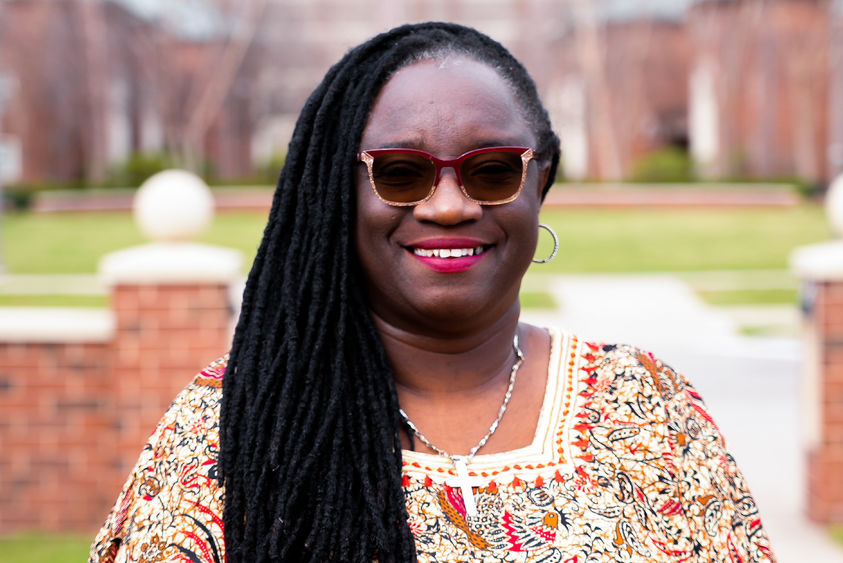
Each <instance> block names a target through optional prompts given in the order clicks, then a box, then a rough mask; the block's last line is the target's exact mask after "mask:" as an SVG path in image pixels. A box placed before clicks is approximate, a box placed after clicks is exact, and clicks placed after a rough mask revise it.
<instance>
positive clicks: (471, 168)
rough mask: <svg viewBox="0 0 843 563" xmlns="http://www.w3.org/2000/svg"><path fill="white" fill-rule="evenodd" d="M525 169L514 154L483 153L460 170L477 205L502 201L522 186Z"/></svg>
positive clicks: (464, 164) (500, 152)
mask: <svg viewBox="0 0 843 563" xmlns="http://www.w3.org/2000/svg"><path fill="white" fill-rule="evenodd" d="M523 169H524V165H523V163H522V161H521V155H519V154H518V153H514V152H505V151H493V152H484V153H480V154H477V155H475V156H472V157H470V158H467V159H466V160H465V162H463V164H462V167H461V168H460V176H462V182H463V187H464V188H465V191H466V192H467V193H468V195H469V196H471V197H472V198H474V199H476V200H478V201H500V200H503V199H507V198H509V197H512V196H513V195H515V193H516V192H517V191H518V188H519V187H520V186H521V177H522V176H523Z"/></svg>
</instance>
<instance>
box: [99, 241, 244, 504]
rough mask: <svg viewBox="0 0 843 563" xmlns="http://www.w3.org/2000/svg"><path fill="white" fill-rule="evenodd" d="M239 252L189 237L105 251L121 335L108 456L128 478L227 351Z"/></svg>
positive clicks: (117, 330)
mask: <svg viewBox="0 0 843 563" xmlns="http://www.w3.org/2000/svg"><path fill="white" fill-rule="evenodd" d="M241 263H242V259H241V257H240V254H239V253H237V252H235V251H233V250H229V249H223V248H216V247H210V246H205V245H197V244H190V243H156V244H150V245H147V246H142V247H137V248H132V249H128V250H124V251H121V252H117V253H115V254H112V255H109V256H107V257H106V258H105V259H104V260H103V262H102V267H101V272H102V275H103V276H104V278H105V279H106V281H107V282H108V283H109V284H110V285H111V287H112V309H113V311H114V322H115V336H114V343H113V348H112V361H111V377H112V385H113V388H112V392H113V400H114V411H113V412H114V416H115V421H114V426H115V428H116V429H117V432H116V437H115V443H114V446H113V448H110V450H111V451H110V452H108V454H107V455H109V456H110V463H111V465H112V466H113V467H115V469H116V474H115V475H114V477H113V479H112V481H111V482H110V484H109V485H110V486H111V487H112V490H113V491H114V493H115V494H116V492H117V490H118V489H117V488H116V487H117V486H119V485H120V484H121V482H122V479H125V477H126V474H127V472H128V470H129V469H130V468H131V467H132V465H133V464H134V462H135V460H136V459H137V456H138V454H139V453H140V450H141V447H142V446H143V443H144V442H145V440H146V439H147V437H148V436H149V434H150V432H152V430H153V429H154V428H155V424H156V423H157V422H158V420H159V419H160V418H161V415H162V414H163V413H164V410H166V408H167V406H168V405H169V404H170V402H171V401H172V400H173V399H174V398H175V396H176V395H177V394H178V393H179V391H181V390H182V389H183V388H184V387H185V385H187V384H188V383H189V382H190V381H191V380H192V379H193V376H194V375H195V374H196V373H198V371H199V370H201V369H202V368H203V367H205V366H206V365H207V364H208V363H210V362H211V361H212V360H214V359H216V358H218V357H220V356H222V355H223V354H225V353H226V352H227V351H228V348H229V346H230V339H231V328H232V323H233V313H234V309H235V307H234V306H233V305H232V302H231V297H230V294H231V290H230V288H231V287H232V284H233V283H235V282H236V281H237V280H239V278H240V264H241Z"/></svg>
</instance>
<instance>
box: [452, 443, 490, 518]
mask: <svg viewBox="0 0 843 563" xmlns="http://www.w3.org/2000/svg"><path fill="white" fill-rule="evenodd" d="M451 461H453V462H454V469H456V470H457V476H456V477H452V478H450V479H447V480H446V481H445V484H446V485H448V486H449V487H455V488H456V487H458V488H459V489H460V492H462V501H463V503H464V504H465V513H466V515H467V516H468V517H469V518H473V517H474V516H477V504H476V503H475V502H474V491H473V490H472V487H480V486H482V485H483V479H481V478H480V477H471V476H469V474H468V466H467V465H466V463H465V458H463V457H459V456H454V457H452V458H451Z"/></svg>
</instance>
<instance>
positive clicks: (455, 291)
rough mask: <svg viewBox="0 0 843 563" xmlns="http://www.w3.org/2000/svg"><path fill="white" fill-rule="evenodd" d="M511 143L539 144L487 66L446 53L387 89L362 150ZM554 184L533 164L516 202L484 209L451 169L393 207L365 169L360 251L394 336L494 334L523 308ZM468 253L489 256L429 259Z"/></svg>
mask: <svg viewBox="0 0 843 563" xmlns="http://www.w3.org/2000/svg"><path fill="white" fill-rule="evenodd" d="M505 145H509V146H523V147H531V148H533V149H535V145H536V139H535V135H534V134H533V131H532V130H531V128H530V126H529V125H528V123H527V121H526V120H525V119H524V118H523V116H522V112H521V111H520V106H519V104H518V102H517V100H516V98H515V95H514V94H513V92H512V89H511V88H510V87H509V86H508V85H507V84H506V82H504V80H503V79H502V78H501V77H500V76H499V75H498V74H497V72H496V71H494V70H493V69H492V68H490V67H489V66H487V65H485V64H483V63H480V62H477V61H475V60H473V59H469V58H465V57H450V58H448V59H446V60H444V61H442V60H430V61H423V62H419V63H415V64H413V65H411V66H407V67H405V68H403V69H402V70H400V71H398V72H397V73H396V74H395V75H394V76H393V77H392V78H391V79H390V80H389V82H387V84H386V85H385V86H384V88H383V90H382V91H381V93H380V95H379V97H378V99H377V100H376V103H375V106H374V108H373V110H372V113H371V115H370V116H369V121H368V123H367V125H366V128H365V130H364V131H363V138H362V141H361V146H360V150H361V151H362V150H368V149H378V148H395V147H403V148H414V149H420V150H423V151H426V152H428V153H430V154H432V155H434V156H436V157H438V158H445V159H447V158H456V157H458V156H460V155H461V154H463V153H465V152H467V151H470V150H472V149H476V148H480V147H489V146H505ZM546 177H547V166H543V167H542V168H541V169H540V167H539V164H538V163H537V162H535V161H531V162H530V163H529V165H528V169H527V176H526V182H525V185H524V188H523V190H522V191H521V194H520V195H519V196H518V198H517V199H516V200H514V201H512V202H510V203H506V204H502V205H480V204H478V203H475V202H472V201H471V200H469V199H467V198H466V197H465V196H464V195H463V193H462V191H461V190H460V188H459V185H458V182H457V179H456V175H455V173H454V170H453V169H451V168H445V169H443V170H442V175H441V177H440V180H439V183H438V184H437V187H436V190H435V192H434V194H433V196H432V197H431V198H430V199H428V200H427V201H425V202H423V203H420V204H417V205H415V206H411V207H395V206H391V205H388V204H386V203H384V202H382V201H381V200H380V199H378V198H377V196H376V195H375V193H374V192H373V190H372V187H371V184H370V182H369V177H368V174H367V169H366V166H365V165H364V164H363V163H361V164H360V166H359V171H358V175H357V223H356V244H357V253H358V256H359V259H360V263H361V266H362V271H363V273H364V276H365V281H366V284H367V292H368V297H369V303H370V307H371V308H372V311H373V312H374V313H375V314H376V315H377V316H378V317H380V318H381V319H382V320H384V321H386V322H387V323H389V324H391V325H393V326H396V327H398V328H403V329H407V330H412V331H418V330H422V331H429V330H433V331H440V332H442V331H460V330H465V329H466V328H469V327H471V326H472V325H473V324H477V325H478V326H489V323H492V322H494V321H495V320H497V319H499V318H500V317H501V316H502V315H503V314H504V313H506V312H507V311H509V310H511V309H512V308H513V307H517V304H516V303H517V298H518V290H519V287H520V282H521V278H522V276H523V275H524V273H525V271H526V270H527V267H528V266H529V265H530V260H531V258H532V257H533V253H534V250H535V247H536V239H537V236H538V234H537V230H538V214H539V207H540V203H541V198H540V192H541V188H542V186H543V185H544V180H545V178H546ZM466 249H472V251H476V250H475V249H482V252H479V254H477V255H471V256H460V257H451V258H442V257H441V256H439V257H436V256H431V254H433V253H434V252H433V251H434V250H435V251H437V252H436V254H439V255H441V254H446V255H447V254H458V255H459V254H467V252H466ZM440 250H445V251H446V252H444V253H442V252H438V251H440ZM454 251H457V252H454Z"/></svg>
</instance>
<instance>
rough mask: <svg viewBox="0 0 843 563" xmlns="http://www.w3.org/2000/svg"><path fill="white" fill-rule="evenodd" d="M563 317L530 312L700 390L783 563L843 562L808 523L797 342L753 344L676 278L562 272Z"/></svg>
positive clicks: (557, 289) (841, 553) (841, 552)
mask: <svg viewBox="0 0 843 563" xmlns="http://www.w3.org/2000/svg"><path fill="white" fill-rule="evenodd" d="M552 293H553V295H554V297H555V298H556V299H557V300H558V302H559V303H560V305H561V309H560V312H559V313H553V314H541V313H533V314H527V315H525V316H527V317H531V318H532V320H534V321H535V322H538V323H553V324H557V325H559V326H562V327H564V328H566V329H567V330H570V331H572V332H575V333H577V334H579V335H581V336H583V337H586V338H594V339H597V340H603V341H614V342H625V343H630V344H634V345H637V346H640V347H642V348H645V349H648V350H651V351H653V352H654V353H655V354H656V355H658V356H659V357H660V358H661V359H662V360H664V361H665V362H667V363H669V364H670V365H672V366H673V367H674V368H676V369H678V370H679V371H681V372H682V373H684V374H685V375H686V376H687V377H688V378H689V379H690V380H691V381H692V382H693V383H694V384H695V386H696V387H697V388H698V389H699V391H700V392H701V393H702V395H703V397H704V398H705V400H706V403H707V404H708V406H709V408H710V409H711V412H712V414H713V416H714V418H715V420H717V422H718V425H719V426H720V428H721V429H722V431H723V434H724V435H725V437H726V439H727V441H728V443H729V446H730V449H731V450H732V453H733V454H734V456H735V458H736V459H737V461H738V464H739V466H740V467H741V470H742V471H743V473H744V475H745V476H746V478H747V480H748V482H749V484H750V487H751V489H752V491H753V493H754V495H755V498H756V500H757V502H758V505H759V508H760V510H761V516H762V518H763V519H764V523H765V526H766V528H767V530H768V533H769V535H770V540H771V542H772V545H773V549H774V552H775V553H776V555H777V557H778V560H779V562H780V563H802V562H807V561H810V562H812V563H814V562H818V563H819V562H822V563H835V562H841V563H843V548H839V547H838V546H836V545H834V544H833V543H832V542H831V541H830V540H829V539H828V537H827V535H826V534H825V531H824V530H823V529H821V528H819V527H817V526H814V525H812V524H811V523H810V522H808V521H807V519H806V518H805V517H804V510H803V491H804V487H805V485H804V483H805V479H804V467H803V461H804V453H803V451H802V448H801V445H800V443H801V439H800V438H801V436H800V431H801V424H800V408H801V405H800V367H801V366H800V353H801V347H800V343H799V341H798V340H796V339H792V338H791V339H787V338H775V339H773V338H755V337H753V338H747V337H743V336H741V335H740V334H738V332H737V331H736V329H735V327H734V326H733V324H732V322H731V320H730V318H729V317H728V316H726V315H725V314H723V313H720V312H719V311H718V310H716V309H713V308H711V307H708V306H706V305H705V304H704V303H703V302H701V301H700V300H699V299H698V298H697V297H696V295H695V294H694V293H693V291H692V290H691V289H690V288H689V287H687V286H686V285H685V284H684V283H682V282H681V281H680V280H678V279H676V278H674V277H671V276H661V275H659V276H649V275H647V276H643V275H629V276H559V277H558V278H555V281H554V283H553V284H552Z"/></svg>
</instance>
